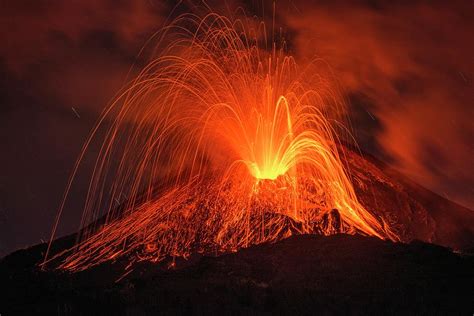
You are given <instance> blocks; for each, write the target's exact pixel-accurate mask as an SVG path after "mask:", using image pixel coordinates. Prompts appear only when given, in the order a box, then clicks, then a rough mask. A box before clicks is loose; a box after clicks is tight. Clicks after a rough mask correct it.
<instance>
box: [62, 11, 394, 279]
mask: <svg viewBox="0 0 474 316" xmlns="http://www.w3.org/2000/svg"><path fill="white" fill-rule="evenodd" d="M251 25H252V24H251V23H245V21H240V20H237V21H231V20H229V19H227V18H225V17H223V16H219V15H216V14H209V15H207V16H205V17H204V18H197V17H195V16H190V15H185V16H182V17H181V18H178V19H177V20H176V21H175V22H174V23H173V24H171V25H170V26H169V27H167V28H165V29H164V30H163V32H162V34H161V33H160V34H161V37H160V40H159V44H161V43H163V42H166V39H167V38H171V35H170V34H172V36H173V37H172V38H173V40H172V41H171V43H170V44H167V45H164V47H160V46H159V45H158V46H159V47H160V48H161V53H160V54H159V55H158V56H155V57H154V58H153V59H152V60H151V61H150V63H149V64H148V66H146V67H145V68H144V69H143V71H142V72H141V73H140V75H139V76H138V77H137V78H136V79H135V80H134V81H133V82H132V83H131V85H130V86H129V87H128V88H127V89H125V90H124V91H123V92H122V94H121V95H120V96H119V97H118V98H117V100H116V101H115V102H114V103H113V104H112V105H111V106H110V107H109V108H107V109H106V111H105V112H104V115H103V117H102V119H101V121H100V123H99V124H98V126H97V127H96V128H95V129H94V131H93V133H92V135H91V138H90V139H89V141H88V142H87V143H86V146H85V147H84V151H83V153H82V155H81V157H80V159H79V161H78V163H79V162H80V160H81V159H82V157H83V155H84V154H85V153H86V151H87V148H88V146H89V143H90V142H91V141H92V140H93V139H95V138H96V137H98V136H97V135H98V133H97V131H98V130H99V129H100V128H103V126H105V125H106V122H107V124H109V126H108V128H107V129H106V136H105V139H101V142H102V147H101V151H100V152H99V154H98V157H97V160H96V166H95V169H94V173H93V175H92V180H91V183H90V186H89V191H88V195H87V200H86V203H85V210H84V215H83V220H82V226H83V229H82V231H81V234H80V236H79V237H80V238H79V242H78V244H77V245H76V247H74V248H73V249H70V250H68V251H66V252H65V253H62V254H58V255H56V256H55V258H56V259H57V260H60V264H59V267H60V268H64V269H69V270H73V271H77V270H83V269H86V268H88V267H91V266H94V265H96V264H99V263H101V262H104V261H107V260H111V259H114V258H117V257H122V256H128V257H129V260H131V261H136V260H153V261H160V260H162V259H164V258H167V257H175V256H181V257H187V256H189V255H190V254H192V253H193V252H200V253H222V252H228V251H236V250H238V249H239V248H241V247H247V246H249V245H252V244H258V243H263V242H274V241H277V240H279V239H282V238H285V237H287V236H290V235H292V234H311V233H317V234H334V233H338V232H346V233H362V234H366V235H371V236H377V237H379V238H389V239H396V236H395V235H394V234H393V233H392V232H391V230H390V229H389V228H388V227H387V225H386V224H385V222H384V220H383V219H381V218H376V217H375V216H373V215H372V214H371V213H369V212H368V211H367V210H366V209H365V208H364V207H363V206H362V205H361V204H360V203H359V202H358V200H357V197H356V194H355V192H354V189H353V187H352V183H351V180H350V176H349V174H348V172H347V170H345V168H344V164H343V158H342V157H341V156H340V150H341V148H342V147H340V146H339V145H338V142H339V140H338V136H337V135H336V132H335V129H336V127H337V126H338V124H340V123H339V122H338V121H336V120H334V119H331V117H332V118H333V117H335V115H334V114H335V113H336V114H338V113H340V110H341V108H340V106H339V105H338V102H337V98H336V96H335V94H334V93H333V92H332V91H331V90H330V89H329V87H328V85H327V83H326V82H325V81H324V80H323V79H321V78H319V77H318V76H317V73H315V72H312V71H311V70H312V69H308V70H306V71H301V70H300V69H299V68H298V67H297V64H296V62H295V60H294V59H293V58H292V57H291V56H289V55H288V54H286V52H285V49H284V47H285V44H284V42H282V43H281V45H280V46H281V48H277V45H276V43H274V42H272V43H271V45H270V47H272V48H271V49H269V50H267V49H266V46H265V44H262V43H266V42H267V39H266V37H265V36H266V33H265V30H264V28H265V26H264V25H263V24H258V26H257V27H252V26H251ZM76 171H77V166H76ZM111 175H112V180H111V178H110V177H111ZM74 176H75V173H74V174H73V176H72V178H71V181H72V179H73V178H74ZM109 183H112V184H109ZM157 183H159V184H160V186H161V187H164V188H165V189H163V190H161V192H159V193H157V192H156V187H157ZM70 185H71V183H70V184H69V186H70ZM68 191H69V187H68V189H67V192H68ZM67 192H66V194H67ZM122 196H126V197H127V199H126V202H124V203H123V204H122V207H121V208H118V207H116V206H115V205H114V201H116V200H120V199H121V197H122ZM63 206H64V204H63ZM61 211H62V209H61ZM59 216H60V214H59ZM59 216H58V219H59ZM104 216H105V217H104ZM101 217H103V218H105V223H101V225H99V224H97V223H98V222H100V221H98V219H99V218H101ZM94 223H96V224H94ZM55 229H56V228H55ZM53 236H54V232H53Z"/></svg>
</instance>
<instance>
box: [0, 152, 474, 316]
mask: <svg viewBox="0 0 474 316" xmlns="http://www.w3.org/2000/svg"><path fill="white" fill-rule="evenodd" d="M346 156H347V157H346V158H347V161H348V164H349V167H350V170H351V176H352V179H353V182H354V186H355V188H356V190H357V194H358V197H359V199H360V200H361V202H362V204H363V205H364V206H365V207H366V208H367V209H368V210H370V211H371V212H373V213H374V214H378V215H383V216H384V218H387V219H388V220H389V221H390V223H391V224H392V225H393V227H394V229H396V231H397V233H398V234H399V236H400V238H401V240H402V242H400V243H393V242H389V241H383V240H380V239H377V238H373V237H365V236H360V235H346V234H337V235H333V236H318V235H300V236H291V237H289V238H287V239H284V240H282V241H279V242H277V243H274V244H262V245H256V246H252V247H249V248H247V249H241V250H240V251H238V252H236V253H231V254H224V255H221V256H217V257H215V256H203V255H194V256H191V257H190V258H189V259H188V260H184V259H179V258H178V259H176V260H171V259H170V260H165V261H163V262H161V263H159V264H156V263H150V262H146V261H145V262H139V263H135V264H134V265H133V266H132V267H130V266H128V265H129V260H128V258H125V257H120V258H117V259H116V260H115V261H109V262H106V263H102V264H101V265H98V266H96V267H93V268H91V269H88V270H85V271H82V272H77V273H68V272H63V271H58V270H52V269H49V270H46V271H41V270H40V269H39V268H38V266H37V264H38V263H39V262H41V260H42V258H43V256H44V252H45V250H46V245H45V244H42V245H37V246H34V247H31V248H29V249H24V250H19V251H17V252H15V253H13V254H11V255H9V256H7V257H5V258H3V259H2V260H1V262H0V280H1V283H0V284H1V288H2V289H1V290H2V293H4V294H2V296H1V303H0V308H1V310H0V313H2V314H3V313H5V314H6V315H9V314H26V313H31V312H37V313H41V314H42V313H48V314H52V313H56V314H90V313H101V314H102V313H107V314H111V313H112V314H150V313H201V314H202V313H209V312H212V313H222V312H225V313H245V314H248V313H259V314H260V313H268V314H273V313H288V314H289V313H298V314H314V313H324V314H345V313H367V312H370V313H395V312H404V313H446V314H447V313H450V314H452V313H456V312H459V313H465V314H471V313H472V312H473V311H474V300H473V299H472V298H473V297H474V257H473V256H472V249H473V247H474V237H473V236H474V233H473V229H474V215H473V213H472V211H470V210H468V209H466V208H463V207H461V206H459V205H457V204H455V203H453V202H450V201H448V200H446V199H444V198H442V197H440V196H438V195H436V194H434V193H432V192H430V191H428V190H426V189H424V188H423V187H421V186H419V185H417V184H415V183H413V182H411V181H410V180H408V179H406V178H404V177H403V176H401V175H400V174H398V173H397V172H395V171H393V170H391V169H389V168H388V167H387V166H385V165H383V164H382V163H380V162H379V161H377V160H376V159H374V158H371V157H368V156H364V157H363V156H361V155H359V154H357V153H356V152H355V151H350V150H348V151H347V154H346ZM338 216H339V215H338V212H337V211H334V212H333V213H331V214H330V218H328V219H327V221H330V222H337V221H338ZM74 240H75V236H74V235H71V236H67V237H63V238H60V239H58V240H57V241H55V242H54V243H53V245H52V248H53V249H52V251H53V252H58V251H60V250H63V249H66V248H69V247H71V246H72V245H73V243H74ZM417 240H420V241H417Z"/></svg>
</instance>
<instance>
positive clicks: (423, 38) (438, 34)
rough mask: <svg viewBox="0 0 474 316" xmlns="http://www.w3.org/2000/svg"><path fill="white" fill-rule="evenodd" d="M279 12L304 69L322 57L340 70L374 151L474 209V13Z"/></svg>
mask: <svg viewBox="0 0 474 316" xmlns="http://www.w3.org/2000/svg"><path fill="white" fill-rule="evenodd" d="M280 8H282V9H281V10H278V8H277V13H278V15H279V18H280V19H281V21H282V23H283V24H285V25H286V26H287V27H288V30H289V32H290V33H291V34H292V35H293V36H294V37H293V38H292V39H290V41H291V47H292V51H293V52H294V53H295V54H296V56H297V57H298V58H299V59H300V61H301V60H302V61H308V60H311V59H313V58H315V57H318V58H323V59H324V60H325V61H326V62H327V63H328V64H329V65H330V66H331V67H332V69H333V72H334V73H335V75H336V77H337V78H338V80H339V81H340V84H341V85H342V87H343V90H344V91H345V92H346V94H347V99H348V101H349V103H350V108H351V109H352V113H351V115H352V116H353V118H355V121H356V124H354V128H355V134H356V136H358V137H359V139H360V140H361V141H362V145H366V146H365V147H366V148H365V149H366V150H371V151H373V152H375V153H376V154H378V155H379V156H384V157H387V156H388V157H389V158H390V161H391V163H392V164H393V166H395V167H396V168H398V169H399V170H401V171H403V172H404V173H405V174H407V175H408V176H410V177H411V178H413V179H415V180H416V181H418V182H420V183H421V184H423V185H425V186H427V187H429V188H431V189H432V190H434V191H436V192H438V193H440V194H442V195H447V196H448V197H450V198H451V199H454V200H456V201H458V202H460V203H463V204H465V205H468V206H470V207H471V208H472V207H474V198H473V196H474V194H473V188H474V172H473V170H472V155H473V151H474V148H473V147H474V143H473V139H474V125H473V123H472V117H474V115H473V114H474V106H473V101H474V89H473V83H472V80H473V75H474V59H473V58H472V56H474V42H473V41H471V40H470V38H471V37H472V34H473V32H474V20H473V19H472V17H470V14H469V13H468V12H473V10H474V3H472V2H456V1H452V2H446V1H430V2H424V1H408V2H393V3H391V2H387V3H383V2H377V1H353V2H350V3H349V4H348V3H343V2H341V1H334V2H329V1H322V2H316V1H313V2H308V1H296V2H292V5H291V6H287V7H286V6H283V5H281V6H280ZM353 123H354V120H353ZM367 147H368V148H367Z"/></svg>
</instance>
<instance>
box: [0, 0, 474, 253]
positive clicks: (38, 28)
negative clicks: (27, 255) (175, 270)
mask: <svg viewBox="0 0 474 316" xmlns="http://www.w3.org/2000/svg"><path fill="white" fill-rule="evenodd" d="M264 2H265V1H264ZM256 3H257V5H255V4H256ZM390 3H391V2H378V1H350V2H343V1H303V0H301V1H278V3H277V4H276V22H277V25H278V26H281V27H282V29H283V31H284V33H285V34H287V38H288V41H289V43H290V45H289V47H290V51H291V53H292V54H294V55H295V56H296V58H297V60H298V62H299V63H300V64H303V65H304V64H305V63H306V62H308V61H310V60H314V58H322V59H323V60H324V61H325V62H326V63H327V64H328V65H329V66H330V68H331V70H332V72H333V74H334V76H335V77H336V78H337V80H338V82H339V84H340V89H341V91H342V93H343V94H344V96H345V98H346V100H347V102H348V106H349V115H350V117H351V118H352V123H353V125H354V133H355V136H356V138H357V139H358V141H359V144H360V145H361V147H362V148H363V149H365V150H367V151H369V152H371V153H373V154H376V155H377V156H378V157H381V158H383V159H384V160H385V161H386V162H388V163H390V164H391V165H392V166H393V167H395V168H397V169H398V170H400V171H402V172H404V173H405V174H406V175H408V176H409V177H410V178H412V179H414V180H416V181H417V182H419V183H421V184H422V185H424V186H426V187H428V188H430V189H431V190H433V191H435V192H437V193H439V194H441V195H444V196H446V197H448V198H450V199H452V200H454V201H457V202H459V203H461V204H463V205H465V206H468V207H470V208H471V209H472V208H474V172H473V169H474V167H473V166H472V160H473V159H472V157H473V154H474V141H473V139H474V125H473V122H472V118H473V117H474V115H473V114H474V106H473V105H474V90H473V80H474V58H473V56H474V41H473V40H472V35H473V34H474V19H473V17H472V12H474V2H472V1H400V2H397V3H396V4H390ZM238 5H241V6H243V7H244V8H245V10H246V12H248V13H250V14H251V15H252V14H257V15H259V16H261V15H262V14H263V15H265V16H266V17H267V18H268V16H271V8H272V5H271V2H269V3H268V4H266V5H264V9H265V10H262V1H253V2H252V1H250V2H249V3H240V2H231V1H227V3H225V4H221V5H220V6H219V7H217V6H215V8H216V10H229V9H230V10H231V11H232V10H233V8H236V7H237V6H238ZM173 6H174V3H172V2H171V1H168V2H166V1H158V0H143V1H140V0H137V1H115V0H114V1H112V0H105V1H92V0H90V1H89V0H87V1H86V0H82V1H79V0H77V1H74V0H72V1H62V0H49V1H46V0H36V1H21V0H20V1H13V0H11V1H1V2H0V23H1V26H2V28H1V31H0V37H1V38H0V39H1V43H2V44H1V45H0V144H1V155H0V256H2V255H4V254H6V253H8V252H11V251H12V250H14V249H17V248H19V247H24V246H28V245H32V244H35V243H38V242H40V241H41V239H43V240H46V239H48V238H49V234H50V231H51V225H52V222H53V220H54V216H55V214H56V212H57V208H58V206H59V203H60V201H61V198H62V194H63V191H64V188H65V185H66V183H67V180H68V177H69V174H70V172H71V170H72V167H73V165H74V162H75V160H76V158H77V155H78V154H79V151H80V149H81V147H82V145H83V143H84V141H85V139H86V137H87V136H88V134H89V131H90V129H91V128H92V127H93V125H94V123H95V121H96V120H97V118H98V116H99V114H100V112H101V111H102V110H103V109H104V107H105V106H106V105H107V103H108V102H109V101H110V100H111V99H112V98H113V96H114V94H115V93H116V92H117V91H118V90H119V89H120V88H121V87H122V86H123V85H124V83H125V82H126V81H127V78H130V76H132V75H133V73H132V74H131V75H129V76H128V77H127V74H128V72H129V70H130V67H131V66H132V64H133V63H134V62H135V61H137V58H136V56H137V54H138V52H139V50H140V48H141V47H142V46H143V45H144V43H145V41H146V40H147V39H148V38H150V36H151V35H152V34H153V33H154V32H155V31H157V30H158V29H159V28H160V27H161V26H163V23H165V21H166V19H167V17H168V16H169V15H170V12H171V10H172V8H173ZM187 8H189V5H187V4H186V3H185V4H182V5H181V6H180V7H179V9H178V11H180V10H181V11H186V10H187ZM140 62H141V61H140V60H138V61H137V63H138V64H140ZM91 162H92V160H87V159H86V161H85V167H84V168H85V169H87V168H90V165H91ZM87 181H88V179H87V176H81V177H79V178H78V181H77V185H76V187H75V189H74V191H73V194H72V195H71V201H70V203H69V204H68V205H69V206H68V210H67V214H68V215H67V216H65V217H64V219H63V222H62V225H61V230H60V234H64V233H68V232H72V231H74V230H75V229H76V228H77V226H78V225H79V217H80V214H81V208H82V202H83V195H82V193H83V191H84V190H85V186H86V184H87Z"/></svg>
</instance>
